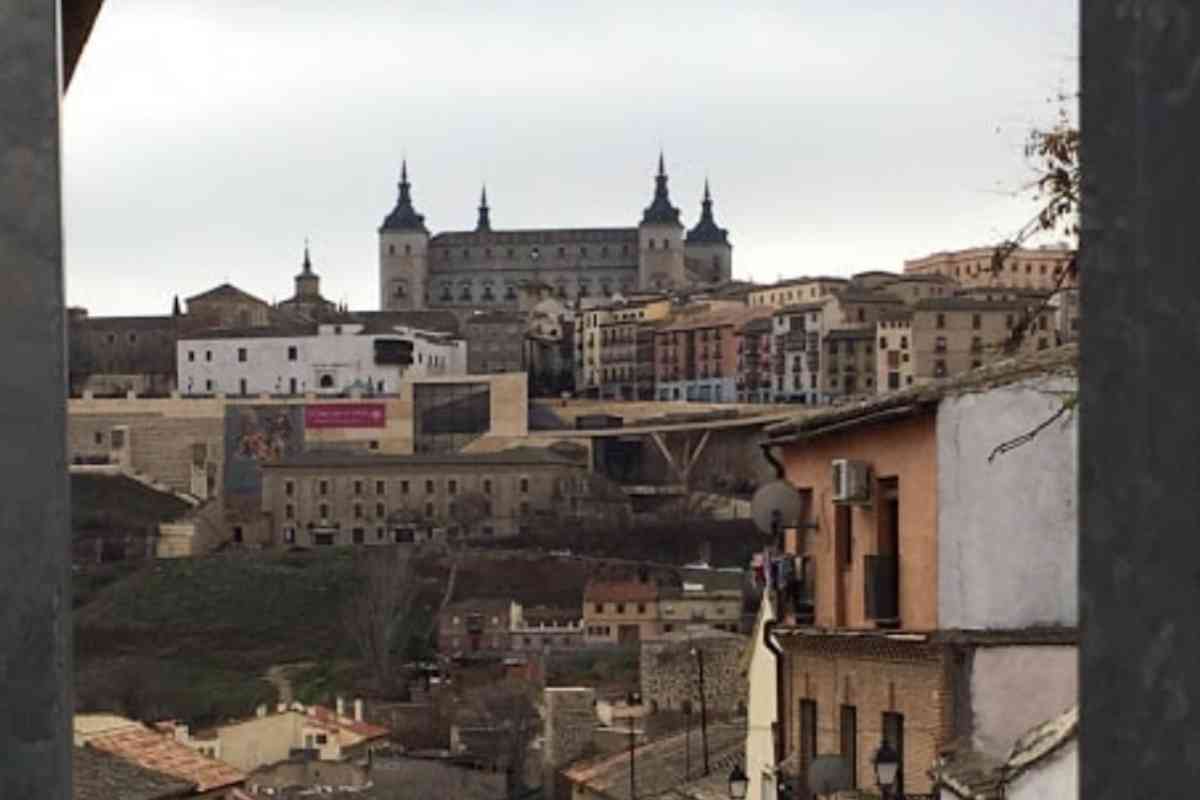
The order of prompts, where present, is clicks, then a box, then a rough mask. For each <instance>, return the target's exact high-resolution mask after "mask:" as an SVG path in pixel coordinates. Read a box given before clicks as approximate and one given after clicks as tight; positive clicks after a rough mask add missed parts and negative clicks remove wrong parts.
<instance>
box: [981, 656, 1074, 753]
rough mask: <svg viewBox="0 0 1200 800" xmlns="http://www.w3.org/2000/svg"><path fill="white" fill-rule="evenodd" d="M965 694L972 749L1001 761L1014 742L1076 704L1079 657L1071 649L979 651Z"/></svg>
mask: <svg viewBox="0 0 1200 800" xmlns="http://www.w3.org/2000/svg"><path fill="white" fill-rule="evenodd" d="M970 693H971V716H972V740H973V742H972V743H973V745H974V747H975V748H976V749H978V750H980V751H982V752H985V753H989V754H991V755H993V756H995V757H997V758H1005V757H1007V756H1008V753H1009V751H1010V750H1011V749H1012V746H1013V743H1014V742H1015V741H1016V740H1017V738H1018V737H1020V736H1022V735H1023V734H1025V733H1026V732H1027V731H1028V730H1030V729H1031V728H1033V727H1034V726H1035V725H1039V724H1041V723H1042V722H1044V721H1045V720H1046V719H1047V718H1048V717H1050V716H1052V715H1054V714H1058V713H1059V712H1061V711H1064V710H1066V709H1068V708H1070V707H1071V706H1073V705H1075V704H1076V703H1078V702H1079V651H1078V649H1077V648H1075V647H1072V646H1036V647H1035V646H1013V647H986V648H979V649H977V650H975V653H974V656H973V664H972V669H971V676H970Z"/></svg>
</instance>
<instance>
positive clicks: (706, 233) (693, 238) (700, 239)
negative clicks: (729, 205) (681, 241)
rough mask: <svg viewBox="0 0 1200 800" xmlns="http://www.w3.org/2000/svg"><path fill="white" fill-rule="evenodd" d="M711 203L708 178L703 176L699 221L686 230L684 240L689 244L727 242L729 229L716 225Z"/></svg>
mask: <svg viewBox="0 0 1200 800" xmlns="http://www.w3.org/2000/svg"><path fill="white" fill-rule="evenodd" d="M712 205H713V204H712V192H710V191H709V188H708V178H705V179H704V199H703V200H701V201H700V221H699V222H697V223H696V227H694V228H692V229H691V230H690V231H688V232H687V237H686V239H685V240H686V241H687V242H688V243H689V244H729V231H727V230H725V229H724V228H722V227H720V226H719V225H717V222H716V220H715V219H714V218H713V210H712Z"/></svg>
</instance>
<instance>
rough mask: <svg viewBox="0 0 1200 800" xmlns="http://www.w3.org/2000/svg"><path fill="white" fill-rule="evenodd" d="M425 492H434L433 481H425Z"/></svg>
mask: <svg viewBox="0 0 1200 800" xmlns="http://www.w3.org/2000/svg"><path fill="white" fill-rule="evenodd" d="M425 494H433V481H425Z"/></svg>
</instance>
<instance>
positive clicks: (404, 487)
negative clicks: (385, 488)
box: [400, 481, 408, 494]
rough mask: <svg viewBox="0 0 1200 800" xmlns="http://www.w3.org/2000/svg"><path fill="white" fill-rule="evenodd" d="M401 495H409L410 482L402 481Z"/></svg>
mask: <svg viewBox="0 0 1200 800" xmlns="http://www.w3.org/2000/svg"><path fill="white" fill-rule="evenodd" d="M400 494H408V481H400Z"/></svg>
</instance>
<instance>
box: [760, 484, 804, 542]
mask: <svg viewBox="0 0 1200 800" xmlns="http://www.w3.org/2000/svg"><path fill="white" fill-rule="evenodd" d="M803 511H804V501H803V500H801V499H800V493H799V492H798V491H796V487H794V486H792V485H791V484H790V483H788V482H787V481H771V482H770V483H768V484H767V485H765V486H763V487H762V488H760V489H759V490H758V491H757V492H755V493H754V499H753V500H751V501H750V516H751V517H753V518H754V524H755V525H757V526H758V529H759V530H760V531H762V532H763V533H775V532H776V531H779V530H783V529H784V528H796V527H799V525H800V514H801V513H803Z"/></svg>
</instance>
